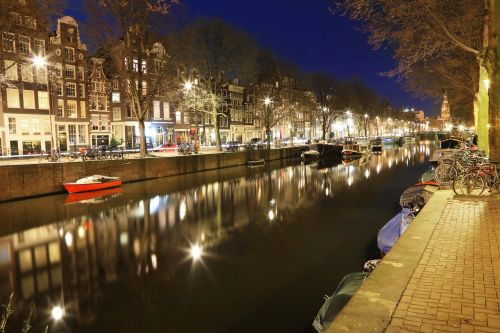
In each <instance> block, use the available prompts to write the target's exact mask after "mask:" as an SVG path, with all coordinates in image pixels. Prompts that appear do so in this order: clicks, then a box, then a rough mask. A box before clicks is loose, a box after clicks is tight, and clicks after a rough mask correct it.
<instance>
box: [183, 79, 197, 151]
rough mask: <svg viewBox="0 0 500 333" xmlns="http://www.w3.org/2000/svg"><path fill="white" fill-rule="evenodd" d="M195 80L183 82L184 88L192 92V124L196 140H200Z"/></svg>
mask: <svg viewBox="0 0 500 333" xmlns="http://www.w3.org/2000/svg"><path fill="white" fill-rule="evenodd" d="M196 83H197V82H196V81H195V82H194V83H193V82H191V81H187V82H185V83H184V89H185V90H186V91H187V92H188V93H189V92H191V91H192V92H193V98H194V108H193V109H194V118H195V121H194V125H195V126H196V140H197V141H198V140H200V134H199V132H200V131H199V127H200V125H199V115H198V108H197V105H196V90H195V87H194V86H195V85H196Z"/></svg>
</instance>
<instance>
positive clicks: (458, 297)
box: [386, 196, 500, 333]
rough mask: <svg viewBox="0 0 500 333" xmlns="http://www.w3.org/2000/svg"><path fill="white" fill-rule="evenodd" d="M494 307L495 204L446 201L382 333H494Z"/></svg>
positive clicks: (499, 317) (497, 287)
mask: <svg viewBox="0 0 500 333" xmlns="http://www.w3.org/2000/svg"><path fill="white" fill-rule="evenodd" d="M483 199H484V198H483ZM499 306H500V198H499V197H498V196H493V197H490V198H488V199H486V200H474V199H456V198H455V199H453V200H449V201H448V203H447V205H446V207H445V210H444V211H443V214H442V216H441V218H440V221H439V222H438V225H437V226H436V229H435V230H434V233H433V234H432V236H431V239H430V241H429V243H428V245H427V247H426V250H425V251H424V254H423V255H422V258H421V259H420V262H419V264H418V266H417V268H416V269H415V272H414V273H413V275H412V277H411V279H410V282H409V283H408V286H407V288H406V290H405V291H404V293H403V296H402V297H401V299H400V301H399V304H398V306H397V308H396V310H395V312H394V314H393V316H392V319H391V322H390V324H389V327H388V328H387V330H386V333H392V332H462V333H469V332H499V333H500V311H499Z"/></svg>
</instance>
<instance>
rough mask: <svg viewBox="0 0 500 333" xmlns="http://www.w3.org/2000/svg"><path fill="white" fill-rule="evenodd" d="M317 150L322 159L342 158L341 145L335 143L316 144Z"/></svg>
mask: <svg viewBox="0 0 500 333" xmlns="http://www.w3.org/2000/svg"><path fill="white" fill-rule="evenodd" d="M316 146H317V150H318V152H319V154H320V157H323V158H335V157H337V158H340V157H341V156H342V145H340V144H335V143H318V144H317V145H316Z"/></svg>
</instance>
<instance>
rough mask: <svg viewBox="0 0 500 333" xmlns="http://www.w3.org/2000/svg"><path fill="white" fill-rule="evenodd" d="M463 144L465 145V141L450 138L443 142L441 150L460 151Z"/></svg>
mask: <svg viewBox="0 0 500 333" xmlns="http://www.w3.org/2000/svg"><path fill="white" fill-rule="evenodd" d="M462 144H465V141H463V140H462V139H460V138H456V137H448V138H446V139H443V140H441V143H440V146H441V149H458V148H460V146H461V145H462Z"/></svg>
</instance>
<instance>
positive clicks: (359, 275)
mask: <svg viewBox="0 0 500 333" xmlns="http://www.w3.org/2000/svg"><path fill="white" fill-rule="evenodd" d="M368 275H369V273H368V272H355V273H349V274H347V275H346V276H344V278H343V279H342V281H340V283H339V285H338V286H337V289H336V290H335V292H334V293H333V295H332V296H325V303H323V306H322V307H321V309H319V311H318V314H317V315H316V317H315V318H314V321H313V327H314V328H315V329H316V331H317V332H318V333H321V332H324V331H325V330H326V328H327V327H328V325H330V323H331V322H332V321H333V320H334V319H335V317H336V316H337V315H338V314H339V313H340V311H342V309H343V308H344V306H345V305H346V304H347V303H348V302H349V300H350V299H351V297H352V296H353V295H354V294H355V293H356V292H357V291H358V290H359V288H361V285H362V284H363V282H364V281H365V280H366V278H367V277H368Z"/></svg>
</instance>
